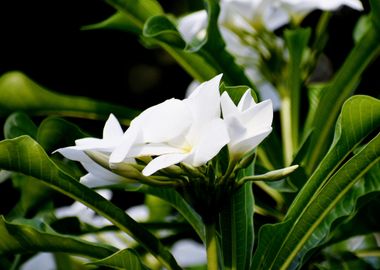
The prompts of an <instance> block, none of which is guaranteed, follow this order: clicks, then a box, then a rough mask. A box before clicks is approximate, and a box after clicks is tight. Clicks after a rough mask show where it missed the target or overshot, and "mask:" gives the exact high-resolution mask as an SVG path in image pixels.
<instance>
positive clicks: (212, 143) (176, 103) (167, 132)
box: [110, 75, 229, 176]
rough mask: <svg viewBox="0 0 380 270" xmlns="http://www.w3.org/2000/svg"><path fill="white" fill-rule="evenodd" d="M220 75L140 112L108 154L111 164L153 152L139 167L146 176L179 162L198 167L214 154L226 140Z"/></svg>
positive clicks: (114, 164) (227, 138)
mask: <svg viewBox="0 0 380 270" xmlns="http://www.w3.org/2000/svg"><path fill="white" fill-rule="evenodd" d="M221 77H222V75H218V76H216V77H215V78H213V79H211V80H210V81H207V82H204V83H202V84H201V85H199V86H198V87H197V89H195V90H194V92H193V93H192V94H191V95H190V96H189V97H188V98H187V99H184V100H178V99H170V100H167V101H165V102H163V103H160V104H158V105H156V106H153V107H151V108H149V109H147V110H145V111H144V112H142V113H141V114H140V115H139V116H138V117H137V118H135V119H134V120H133V121H132V122H131V126H130V127H129V129H128V130H127V131H126V132H125V133H124V138H123V141H122V143H121V144H120V145H119V146H118V147H117V148H116V149H115V151H114V152H113V153H112V154H111V156H110V165H111V167H112V166H115V167H116V166H117V164H118V163H122V162H127V160H128V158H134V157H141V156H153V157H155V158H154V159H153V160H152V161H151V162H150V163H148V165H147V166H146V167H145V168H144V170H143V174H144V175H145V176H149V175H151V174H153V173H155V172H156V171H158V170H160V169H163V168H166V167H169V166H171V165H174V164H178V163H181V162H183V163H186V164H188V165H191V166H194V167H198V166H201V165H203V164H205V163H207V162H208V161H209V160H210V159H212V158H213V157H214V156H215V155H217V154H218V152H219V151H220V149H221V148H222V147H223V146H224V145H226V144H227V143H228V141H229V137H228V133H227V129H226V126H225V123H224V121H223V120H222V119H221V118H220V94H219V83H220V80H221Z"/></svg>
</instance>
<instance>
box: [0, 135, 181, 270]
mask: <svg viewBox="0 0 380 270" xmlns="http://www.w3.org/2000/svg"><path fill="white" fill-rule="evenodd" d="M0 167H1V168H4V169H7V170H12V171H17V172H21V173H24V174H26V175H30V176H33V177H36V178H38V179H40V180H42V181H44V182H45V183H46V184H48V185H49V186H51V187H52V188H54V189H56V190H58V191H59V192H61V193H63V194H65V195H67V196H69V197H71V198H73V199H74V200H77V201H80V202H82V203H83V204H84V205H86V206H88V207H89V208H91V209H92V210H94V211H95V212H97V213H98V214H99V215H102V216H104V217H105V218H107V219H108V220H110V221H111V222H112V223H113V224H114V225H116V226H117V227H118V228H120V229H121V230H122V231H124V232H126V233H127V234H129V235H130V236H132V237H133V238H134V239H135V240H136V241H137V242H138V243H140V244H141V245H142V246H143V247H144V248H146V249H147V250H148V251H149V252H151V253H152V254H153V255H154V256H156V257H157V259H158V260H159V261H160V262H161V263H163V265H164V266H165V267H167V268H168V269H180V268H179V266H178V265H177V263H176V261H175V259H174V258H173V256H172V255H171V254H170V253H169V252H168V251H167V250H166V248H165V247H164V246H163V245H162V244H161V243H160V242H159V240H158V239H157V238H156V237H154V236H153V235H152V234H151V233H150V232H149V231H147V230H146V229H144V228H143V227H142V226H141V225H139V224H138V223H136V222H135V221H134V220H133V219H132V218H130V217H129V216H128V215H127V214H126V213H125V212H124V211H123V210H122V209H120V208H118V207H117V206H115V205H114V204H112V203H111V202H109V201H108V200H106V199H105V198H103V197H102V196H100V195H99V194H98V193H96V192H95V191H93V190H91V189H90V188H88V187H86V186H84V185H82V184H80V183H79V182H78V181H77V180H75V179H73V178H72V177H71V176H69V175H68V174H66V173H65V172H63V171H62V170H61V169H59V167H57V165H55V164H54V162H53V161H52V160H51V159H50V158H49V157H48V156H47V155H46V153H45V152H44V150H43V149H42V147H41V146H40V145H39V144H38V143H37V142H35V141H34V140H33V139H31V138H30V137H29V136H21V137H18V138H15V139H11V140H4V141H2V142H0Z"/></svg>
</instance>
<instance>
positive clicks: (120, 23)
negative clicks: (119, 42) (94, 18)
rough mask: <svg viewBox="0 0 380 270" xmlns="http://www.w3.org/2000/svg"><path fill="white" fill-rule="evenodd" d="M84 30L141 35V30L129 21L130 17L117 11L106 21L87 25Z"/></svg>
mask: <svg viewBox="0 0 380 270" xmlns="http://www.w3.org/2000/svg"><path fill="white" fill-rule="evenodd" d="M81 29H82V30H98V29H109V30H119V31H125V32H132V33H134V34H140V33H141V28H139V27H137V26H136V25H135V24H133V22H132V21H131V20H130V19H129V17H128V16H127V15H126V14H125V13H124V12H122V11H117V12H116V13H115V14H114V15H112V16H111V17H109V18H107V19H106V20H104V21H102V22H99V23H95V24H91V25H86V26H83V27H82V28H81Z"/></svg>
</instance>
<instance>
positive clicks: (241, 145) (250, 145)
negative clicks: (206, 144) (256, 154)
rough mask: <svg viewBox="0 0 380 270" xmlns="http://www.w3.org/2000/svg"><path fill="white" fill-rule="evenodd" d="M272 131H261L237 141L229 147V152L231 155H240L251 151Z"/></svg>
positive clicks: (270, 129) (269, 129)
mask: <svg viewBox="0 0 380 270" xmlns="http://www.w3.org/2000/svg"><path fill="white" fill-rule="evenodd" d="M271 131H272V128H271V127H269V128H268V129H266V130H263V131H262V132H261V133H258V134H255V135H253V136H251V137H249V138H246V139H244V140H241V141H238V142H236V143H234V144H233V145H229V149H230V152H231V153H232V154H233V155H240V154H244V153H247V152H249V151H251V150H252V149H254V148H256V147H257V146H258V145H259V144H260V143H261V142H262V141H263V140H264V139H265V138H266V137H267V136H268V135H269V134H270V133H271Z"/></svg>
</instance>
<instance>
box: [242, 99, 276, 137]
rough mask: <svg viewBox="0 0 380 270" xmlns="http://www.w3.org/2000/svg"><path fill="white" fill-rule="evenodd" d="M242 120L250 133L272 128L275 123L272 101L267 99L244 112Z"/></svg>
mask: <svg viewBox="0 0 380 270" xmlns="http://www.w3.org/2000/svg"><path fill="white" fill-rule="evenodd" d="M240 120H241V121H242V122H243V123H246V125H247V128H248V130H249V132H252V131H255V130H258V129H260V128H262V127H264V128H265V127H268V126H271V125H272V121H273V107H272V101H271V100H270V99H267V100H264V101H262V102H260V103H257V104H256V105H255V106H252V107H251V108H250V109H248V110H246V111H245V112H243V114H242V115H241V118H240Z"/></svg>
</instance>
